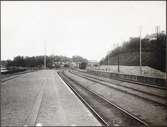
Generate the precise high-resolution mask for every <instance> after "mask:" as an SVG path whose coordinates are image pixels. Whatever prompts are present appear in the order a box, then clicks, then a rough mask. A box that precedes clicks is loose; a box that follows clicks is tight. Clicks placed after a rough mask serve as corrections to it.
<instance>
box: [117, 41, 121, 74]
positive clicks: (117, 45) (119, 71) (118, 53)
mask: <svg viewBox="0 0 167 127" xmlns="http://www.w3.org/2000/svg"><path fill="white" fill-rule="evenodd" d="M117 47H119V43H117ZM119 72H120V69H119V53H118V73H119Z"/></svg>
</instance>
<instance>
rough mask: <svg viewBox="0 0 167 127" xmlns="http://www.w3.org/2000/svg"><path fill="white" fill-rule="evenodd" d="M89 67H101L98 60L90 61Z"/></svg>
mask: <svg viewBox="0 0 167 127" xmlns="http://www.w3.org/2000/svg"><path fill="white" fill-rule="evenodd" d="M88 66H89V67H92V66H99V63H98V62H97V61H96V60H89V61H88Z"/></svg>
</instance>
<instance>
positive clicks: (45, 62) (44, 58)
mask: <svg viewBox="0 0 167 127" xmlns="http://www.w3.org/2000/svg"><path fill="white" fill-rule="evenodd" d="M44 69H46V42H44Z"/></svg>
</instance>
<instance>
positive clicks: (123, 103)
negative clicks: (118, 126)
mask: <svg viewBox="0 0 167 127" xmlns="http://www.w3.org/2000/svg"><path fill="white" fill-rule="evenodd" d="M65 74H66V75H68V76H69V77H70V78H72V79H73V80H76V81H77V82H79V83H80V84H82V85H83V86H85V87H86V88H88V89H90V90H92V91H94V92H96V93H98V94H100V95H102V96H104V97H105V98H107V99H108V100H110V101H111V102H112V103H114V104H116V105H119V106H120V107H122V108H123V109H125V110H126V111H128V112H130V113H132V114H133V115H135V116H137V117H139V118H140V119H143V120H146V121H147V122H148V123H150V124H151V125H167V122H166V117H167V113H166V108H165V107H162V106H160V105H157V104H153V103H150V102H148V101H147V100H143V99H141V98H136V97H135V96H133V95H131V94H128V93H124V92H121V91H118V90H115V89H111V88H108V87H106V86H104V85H101V84H99V83H97V82H93V81H89V80H87V79H85V78H82V77H79V76H77V75H74V74H71V73H70V72H65ZM157 114H160V115H159V117H157Z"/></svg>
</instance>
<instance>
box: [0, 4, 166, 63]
mask: <svg viewBox="0 0 167 127" xmlns="http://www.w3.org/2000/svg"><path fill="white" fill-rule="evenodd" d="M140 25H141V26H142V36H143V37H144V36H145V35H146V34H147V33H148V34H149V33H154V32H155V26H156V25H159V26H160V29H161V30H165V31H166V2H165V1H148V2H146V1H136V2H132V1H119V2H116V1H92V2H88V1H78V2H74V1H68V2H67V1H64V2H60V1H1V59H2V60H6V59H12V58H13V57H15V56H17V55H22V56H36V55H43V54H44V43H46V47H47V55H51V54H54V55H65V56H68V57H72V56H73V55H80V56H82V57H85V58H87V59H89V60H100V59H102V57H104V56H105V55H106V53H107V51H108V50H110V49H113V48H114V47H116V46H117V45H118V44H119V45H121V44H122V42H123V41H126V40H128V39H129V37H136V36H139V27H140Z"/></svg>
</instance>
